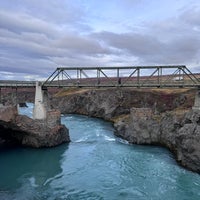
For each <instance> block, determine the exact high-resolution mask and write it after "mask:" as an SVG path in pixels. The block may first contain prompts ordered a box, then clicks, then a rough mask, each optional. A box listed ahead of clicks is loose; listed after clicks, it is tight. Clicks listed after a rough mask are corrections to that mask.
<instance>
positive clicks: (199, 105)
mask: <svg viewBox="0 0 200 200" xmlns="http://www.w3.org/2000/svg"><path fill="white" fill-rule="evenodd" d="M192 109H193V110H200V87H199V88H198V90H197V92H196V96H195V101H194V106H193V107H192Z"/></svg>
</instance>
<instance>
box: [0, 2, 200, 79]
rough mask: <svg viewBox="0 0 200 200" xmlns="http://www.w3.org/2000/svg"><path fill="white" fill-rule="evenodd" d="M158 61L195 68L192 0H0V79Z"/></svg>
mask: <svg viewBox="0 0 200 200" xmlns="http://www.w3.org/2000/svg"><path fill="white" fill-rule="evenodd" d="M161 64H162V65H167V64H184V65H187V67H188V68H189V69H190V70H191V71H192V72H200V1H199V0H176V1H174V0H167V1H166V0H101V1H99V0H0V79H20V80H37V79H41V78H45V77H48V76H49V75H50V74H51V73H52V72H53V71H54V70H55V69H56V68H57V67H60V66H65V67H67V66H69V67H77V66H134V65H161Z"/></svg>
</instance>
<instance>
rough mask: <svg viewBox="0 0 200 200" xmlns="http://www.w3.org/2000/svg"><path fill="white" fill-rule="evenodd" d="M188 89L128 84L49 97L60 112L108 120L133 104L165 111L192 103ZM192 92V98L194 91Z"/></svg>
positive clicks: (123, 112)
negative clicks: (152, 88) (174, 90)
mask: <svg viewBox="0 0 200 200" xmlns="http://www.w3.org/2000/svg"><path fill="white" fill-rule="evenodd" d="M190 93H194V91H190V92H188V93H184V92H183V93H181V94H176V93H164V92H161V91H158V92H157V91H149V90H144V89H143V90H140V89H138V90H137V89H129V88H114V89H110V88H109V89H83V90H77V91H74V92H67V90H66V91H63V93H62V92H61V93H60V94H58V95H57V96H55V97H54V98H53V99H52V102H51V103H52V107H54V108H56V109H59V110H60V111H61V112H62V113H77V114H84V115H88V116H93V117H100V118H104V119H106V120H110V119H112V118H114V117H117V116H120V115H122V114H129V113H130V109H131V108H132V107H137V108H152V109H153V110H154V112H158V113H160V112H165V111H167V110H173V109H174V108H176V107H180V106H184V107H190V108H191V107H192V106H193V103H192V101H191V99H189V98H188V97H187V95H190ZM191 96H193V99H194V95H191Z"/></svg>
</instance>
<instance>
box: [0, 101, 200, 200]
mask: <svg viewBox="0 0 200 200" xmlns="http://www.w3.org/2000/svg"><path fill="white" fill-rule="evenodd" d="M28 105H29V107H28V108H21V109H20V112H21V113H22V114H27V115H30V114H31V110H32V104H28ZM62 123H63V124H65V125H66V126H67V127H68V128H69V131H70V137H71V140H72V141H71V143H69V144H63V145H61V146H58V147H55V148H42V149H32V148H13V149H4V150H0V200H45V199H47V200H59V199H66V200H79V199H83V200H93V199H99V200H100V199H101V200H103V199H108V200H121V199H122V200H126V199H130V200H132V199H136V200H158V199H159V200H176V199H177V200H199V199H200V175H199V174H196V173H192V172H190V171H187V170H185V169H183V168H181V167H180V166H178V165H177V163H176V161H175V160H174V157H173V155H172V154H171V153H170V152H169V151H168V150H166V149H165V148H160V147H152V146H139V145H129V144H128V143H127V142H126V141H123V140H121V139H119V138H116V137H115V136H114V134H113V132H114V130H113V127H112V124H111V123H108V122H105V121H102V120H100V119H94V118H89V117H86V116H79V115H64V116H62Z"/></svg>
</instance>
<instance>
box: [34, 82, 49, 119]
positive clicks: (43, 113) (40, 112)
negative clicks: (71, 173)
mask: <svg viewBox="0 0 200 200" xmlns="http://www.w3.org/2000/svg"><path fill="white" fill-rule="evenodd" d="M47 98H48V95H47V92H46V91H45V90H43V89H42V85H41V83H40V82H36V87H35V105H34V108H33V119H46V117H47Z"/></svg>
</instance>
